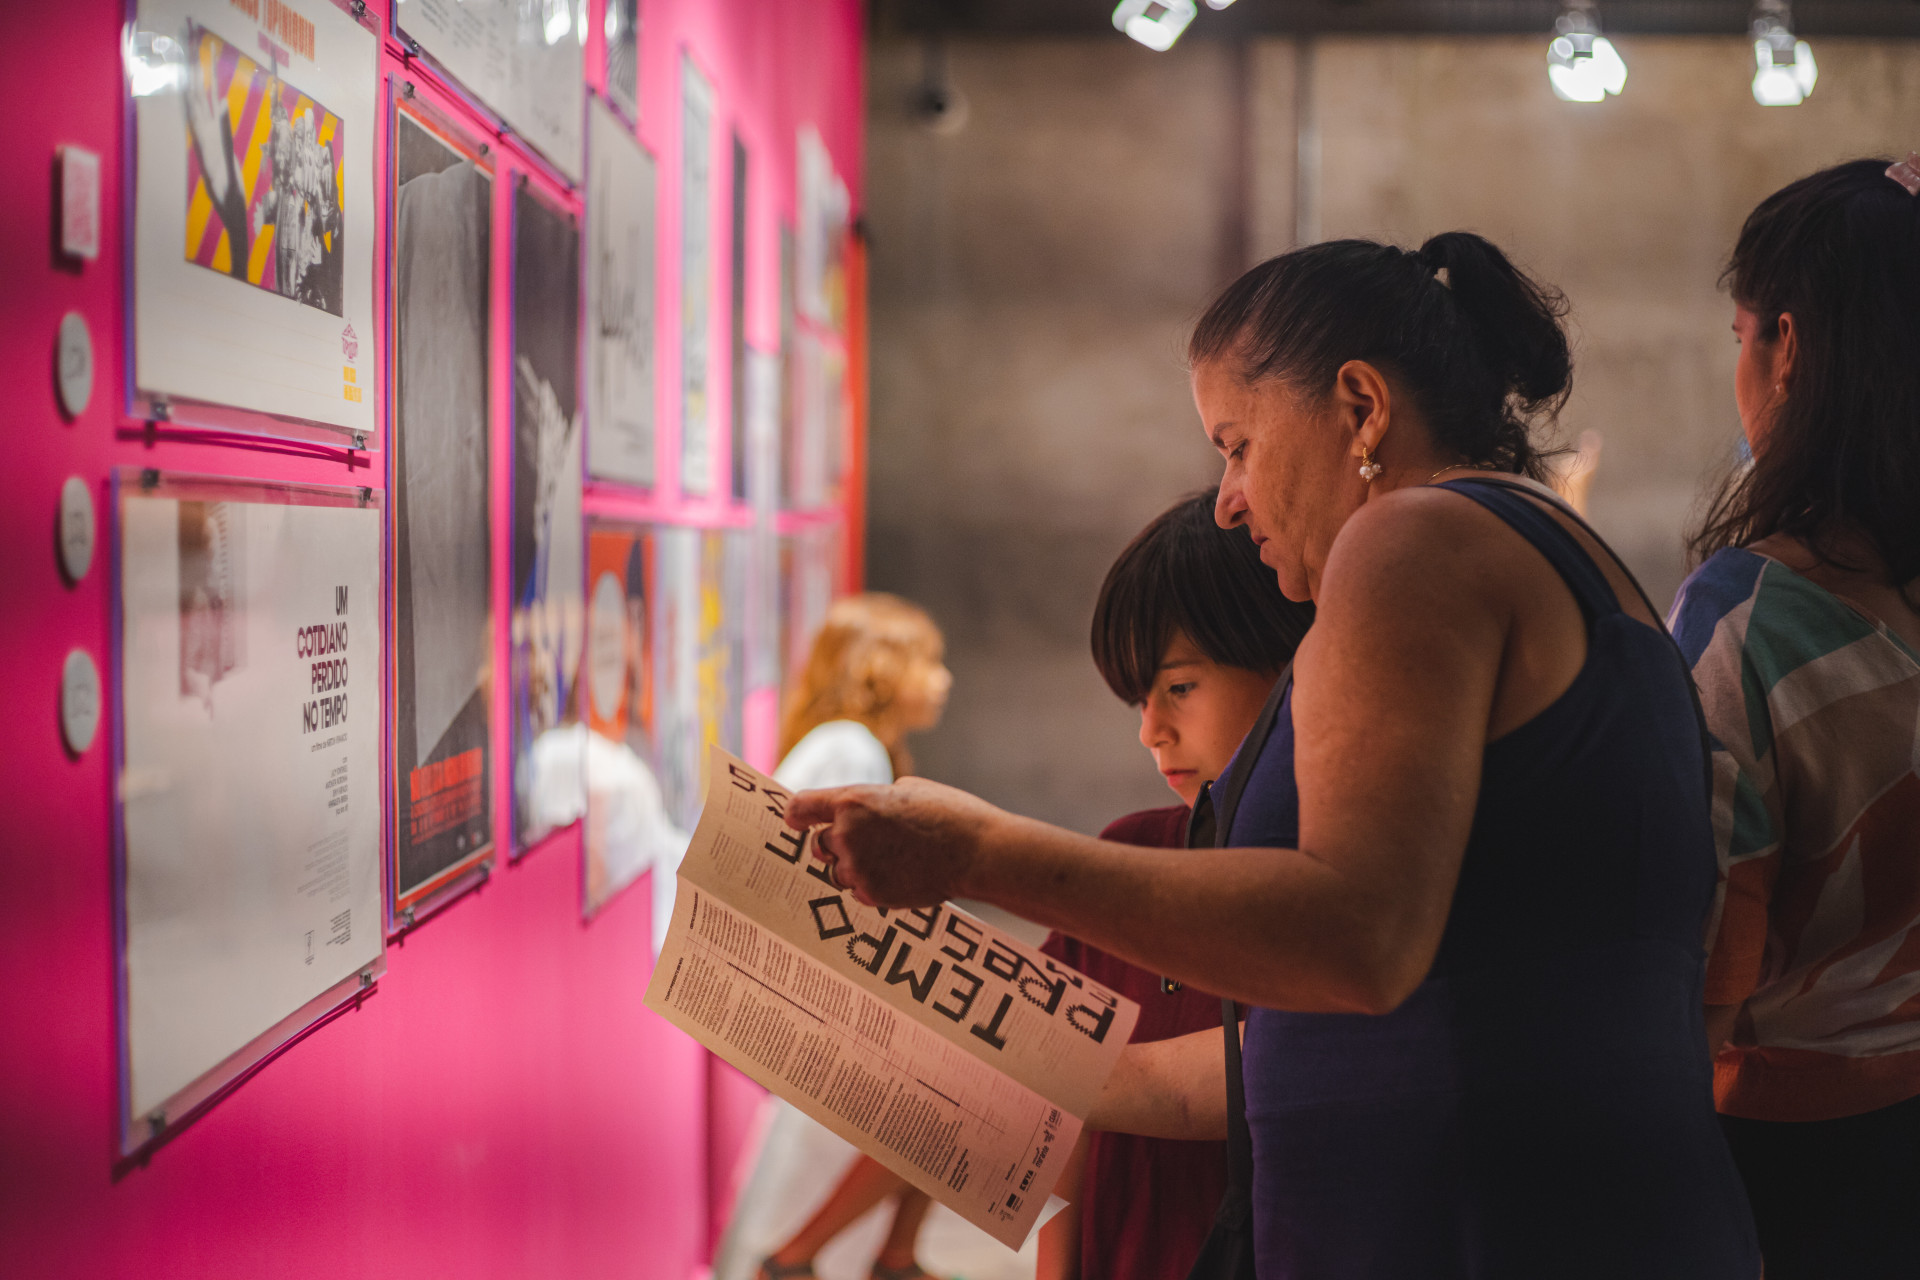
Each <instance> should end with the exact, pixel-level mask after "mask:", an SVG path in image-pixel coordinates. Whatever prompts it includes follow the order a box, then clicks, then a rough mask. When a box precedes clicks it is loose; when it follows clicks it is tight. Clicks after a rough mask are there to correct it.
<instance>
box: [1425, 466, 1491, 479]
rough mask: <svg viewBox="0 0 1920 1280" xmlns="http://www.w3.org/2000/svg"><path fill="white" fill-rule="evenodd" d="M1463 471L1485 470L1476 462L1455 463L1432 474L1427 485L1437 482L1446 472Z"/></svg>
mask: <svg viewBox="0 0 1920 1280" xmlns="http://www.w3.org/2000/svg"><path fill="white" fill-rule="evenodd" d="M1463 469H1464V470H1469V471H1482V470H1485V467H1484V466H1482V464H1480V463H1478V462H1456V463H1454V464H1453V465H1452V466H1450V467H1442V468H1440V469H1439V470H1438V471H1436V472H1434V473H1433V474H1432V475H1430V476H1428V477H1427V483H1428V484H1432V483H1433V482H1434V481H1435V480H1438V479H1439V478H1440V477H1441V476H1443V475H1445V474H1447V472H1449V471H1460V470H1463Z"/></svg>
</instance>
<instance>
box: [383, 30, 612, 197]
mask: <svg viewBox="0 0 1920 1280" xmlns="http://www.w3.org/2000/svg"><path fill="white" fill-rule="evenodd" d="M393 22H394V28H395V30H397V31H398V32H399V33H400V36H401V37H402V38H403V39H404V40H407V41H409V42H411V43H412V44H413V45H414V46H415V47H416V48H418V49H419V51H420V52H421V53H423V54H425V55H426V56H427V58H428V59H429V60H430V61H431V62H432V63H433V64H434V65H435V66H436V67H437V68H438V69H439V70H440V71H442V72H443V73H445V74H446V75H447V76H448V77H449V78H450V79H452V80H453V81H455V82H456V83H457V84H458V85H459V86H460V87H462V88H464V89H465V90H466V91H467V92H468V93H469V94H471V95H472V96H473V97H474V98H476V99H478V100H479V102H480V104H481V105H482V106H484V107H486V108H487V109H488V110H489V111H491V112H493V113H494V114H495V115H497V116H499V117H500V119H501V121H502V122H503V123H505V124H506V125H507V126H508V127H509V128H511V129H512V130H513V131H514V132H515V133H517V134H519V135H520V136H521V137H522V138H525V139H526V140H527V141H528V142H529V143H531V144H532V145H533V147H534V149H535V150H537V151H539V153H540V154H541V155H542V156H544V157H546V159H547V161H548V162H549V163H551V164H552V165H553V167H554V168H556V169H558V170H559V171H560V172H561V174H562V175H564V176H565V177H566V178H567V180H568V181H569V182H576V183H577V182H579V181H580V114H581V108H582V106H583V102H584V98H585V95H586V83H585V75H586V41H587V3H586V0H395V3H394V6H393Z"/></svg>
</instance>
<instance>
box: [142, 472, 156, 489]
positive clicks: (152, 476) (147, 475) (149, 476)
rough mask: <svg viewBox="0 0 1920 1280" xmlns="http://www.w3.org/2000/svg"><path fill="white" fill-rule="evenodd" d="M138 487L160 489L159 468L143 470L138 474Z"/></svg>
mask: <svg viewBox="0 0 1920 1280" xmlns="http://www.w3.org/2000/svg"><path fill="white" fill-rule="evenodd" d="M140 487H141V488H142V489H158V488H159V487H160V468H158V467H147V468H144V469H143V470H142V471H141V472H140Z"/></svg>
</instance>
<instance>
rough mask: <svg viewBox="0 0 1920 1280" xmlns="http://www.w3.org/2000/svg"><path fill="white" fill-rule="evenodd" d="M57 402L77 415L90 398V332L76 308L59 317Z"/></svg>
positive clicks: (91, 366)
mask: <svg viewBox="0 0 1920 1280" xmlns="http://www.w3.org/2000/svg"><path fill="white" fill-rule="evenodd" d="M59 362H60V366H59V375H60V376H59V382H60V405H61V407H62V408H64V409H65V410H66V411H67V416H68V417H69V418H77V417H79V416H80V415H81V414H83V413H85V412H86V410H87V404H88V402H89V401H91V400H92V399H93V331H92V330H90V329H88V328H87V318H86V317H85V316H83V315H81V314H80V313H79V312H78V311H69V312H67V314H66V315H64V316H62V317H60V352H59Z"/></svg>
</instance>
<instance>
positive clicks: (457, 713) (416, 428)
mask: <svg viewBox="0 0 1920 1280" xmlns="http://www.w3.org/2000/svg"><path fill="white" fill-rule="evenodd" d="M390 151H391V153H392V156H393V232H392V236H391V238H390V241H389V245H388V252H389V254H390V257H391V262H390V266H391V270H392V285H391V294H390V296H391V299H392V305H393V344H392V347H391V351H392V370H393V373H392V385H393V426H392V432H393V439H392V442H391V446H390V448H389V450H388V455H387V456H388V460H389V466H390V468H391V474H390V477H389V481H388V483H389V486H390V487H389V493H390V495H391V501H392V521H393V524H392V555H393V561H392V581H393V754H392V765H393V772H394V796H395V801H394V813H393V829H394V836H393V868H392V875H393V898H392V904H393V912H394V916H395V921H394V922H395V923H402V922H405V923H411V922H412V921H413V919H414V918H415V915H416V911H418V910H422V909H424V908H426V907H427V906H428V905H429V902H430V900H432V899H436V898H439V897H442V896H444V894H445V893H446V891H448V890H455V891H457V890H459V889H461V888H464V887H467V886H468V885H470V884H472V883H474V882H475V881H476V880H477V878H478V874H477V873H480V872H481V871H482V865H481V864H482V863H484V862H488V861H490V859H491V855H492V852H493V822H492V810H493V806H492V805H491V804H490V803H489V801H490V798H491V792H492V789H493V788H492V778H493V751H492V746H491V743H492V730H493V710H492V704H491V699H490V696H489V691H490V690H491V689H492V687H493V680H492V667H493V638H494V630H493V594H492V584H493V539H492V525H491V521H490V520H489V519H488V515H489V512H490V510H491V507H490V503H489V487H488V483H487V477H488V448H487V436H488V413H487V409H488V395H487V388H488V370H489V361H488V358H487V353H488V339H489V333H490V326H489V324H488V314H489V297H490V291H489V286H490V282H491V278H492V272H491V270H490V264H491V261H492V243H493V238H492V234H491V229H492V221H491V217H490V213H491V210H492V207H493V169H492V165H491V164H490V163H489V161H488V159H487V157H486V154H485V151H484V149H483V148H482V147H481V145H480V144H479V143H478V142H477V141H476V140H475V139H473V138H471V137H469V136H467V135H466V134H464V133H462V132H461V131H460V130H459V129H458V128H457V127H456V126H454V125H453V124H452V123H451V122H449V121H446V120H444V119H442V118H440V117H439V116H438V115H437V114H434V113H429V112H426V111H424V110H421V109H419V108H416V107H414V106H410V105H407V104H405V103H402V104H401V105H400V106H398V107H397V108H396V110H395V114H394V126H393V135H392V145H391V147H390Z"/></svg>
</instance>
